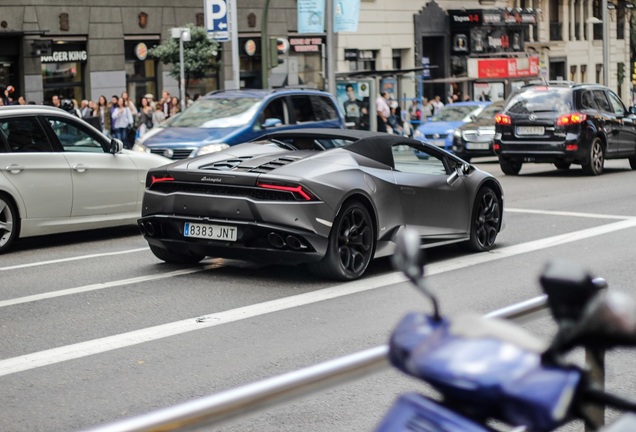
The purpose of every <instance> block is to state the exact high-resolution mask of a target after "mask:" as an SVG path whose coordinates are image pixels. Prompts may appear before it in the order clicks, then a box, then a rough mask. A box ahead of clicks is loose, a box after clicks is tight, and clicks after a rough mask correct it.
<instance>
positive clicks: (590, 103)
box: [581, 91, 598, 110]
mask: <svg viewBox="0 0 636 432" xmlns="http://www.w3.org/2000/svg"><path fill="white" fill-rule="evenodd" d="M581 107H582V108H585V109H594V110H595V109H598V108H597V106H596V102H594V95H593V94H592V92H591V91H584V92H583V93H582V94H581Z"/></svg>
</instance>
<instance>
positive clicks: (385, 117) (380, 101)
mask: <svg viewBox="0 0 636 432" xmlns="http://www.w3.org/2000/svg"><path fill="white" fill-rule="evenodd" d="M388 97H389V94H388V93H387V92H385V91H383V92H382V93H380V96H378V97H377V99H376V100H375V109H376V110H377V123H378V126H377V131H378V132H387V130H388V129H387V127H386V126H387V122H388V121H389V116H390V115H391V109H390V108H389V104H388V103H387V101H386V100H387V98H388Z"/></svg>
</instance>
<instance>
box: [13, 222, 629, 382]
mask: <svg viewBox="0 0 636 432" xmlns="http://www.w3.org/2000/svg"><path fill="white" fill-rule="evenodd" d="M634 227H636V218H632V219H630V220H624V221H620V222H614V223H611V224H607V225H603V226H600V227H594V228H589V229H585V230H581V231H576V232H572V233H566V234H560V235H557V236H553V237H549V238H545V239H541V240H535V241H531V242H527V243H523V244H519V245H515V246H509V247H505V248H501V249H495V250H493V251H491V252H484V253H480V254H474V255H470V256H466V257H462V258H459V259H453V260H448V261H445V262H440V263H433V264H431V265H429V266H428V267H427V274H429V275H434V274H439V273H443V272H447V271H451V270H456V269H460V268H466V267H469V266H472V265H476V264H482V263H485V262H490V261H496V260H500V259H503V258H508V257H512V256H515V255H520V254H523V253H527V252H533V251H537V250H540V249H545V248H550V247H555V246H559V245H563V244H567V243H571V242H575V241H579V240H583V239H587V238H591V237H595V236H599V235H603V234H609V233H612V232H616V231H620V230H624V229H629V228H634ZM404 281H405V278H404V276H403V275H402V274H400V273H389V274H386V275H382V276H376V277H373V278H366V279H359V280H357V281H354V282H349V283H345V284H342V285H336V286H333V287H330V288H325V289H322V290H318V291H314V292H310V293H305V294H298V295H295V296H290V297H285V298H282V299H278V300H272V301H268V302H264V303H260V304H255V305H250V306H244V307H241V308H237V309H233V310H229V311H224V312H219V313H214V314H210V315H206V316H202V317H196V318H189V319H185V320H181V321H175V322H172V323H167V324H162V325H158V326H154V327H148V328H145V329H140V330H135V331H131V332H128V333H122V334H118V335H113V336H108V337H104V338H100V339H93V340H90V341H86V342H80V343H77V344H73V345H66V346H62V347H59V348H53V349H49V350H45V351H39V352H35V353H31V354H26V355H23V356H19V357H13V358H9V359H5V360H0V376H5V375H10V374H13V373H17V372H22V371H27V370H30V369H35V368H39V367H43V366H48V365H52V364H56V363H61V362H64V361H67V360H74V359H79V358H82V357H86V356H89V355H93V354H99V353H103V352H106V351H111V350H115V349H119V348H125V347H130V346H133V345H138V344H142V343H145V342H151V341H155V340H159V339H163V338H167V337H170V336H175V335H179V334H183V333H188V332H191V331H195V330H202V329H205V328H210V327H214V326H218V325H223V324H227V323H231V322H235V321H238V320H243V319H247V318H253V317H256V316H259V315H264V314H268V313H272V312H277V311H281V310H285V309H291V308H294V307H299V306H305V305H308V304H312V303H317V302H320V301H324V300H330V299H334V298H338V297H343V296H347V295H351V294H355V293H359V292H363V291H370V290H372V289H376V288H381V287H385V286H387V285H392V284H395V283H400V282H404Z"/></svg>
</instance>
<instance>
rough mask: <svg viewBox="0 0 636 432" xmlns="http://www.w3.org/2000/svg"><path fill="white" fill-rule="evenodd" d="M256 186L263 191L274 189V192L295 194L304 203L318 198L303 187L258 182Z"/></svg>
mask: <svg viewBox="0 0 636 432" xmlns="http://www.w3.org/2000/svg"><path fill="white" fill-rule="evenodd" d="M256 186H258V187H259V188H263V189H272V190H277V191H283V192H291V193H292V194H294V196H295V197H296V198H299V199H301V200H304V201H314V200H316V197H315V196H314V195H313V194H312V193H311V192H309V191H307V190H306V189H304V188H303V187H302V186H301V185H288V184H282V183H267V182H258V183H257V184H256Z"/></svg>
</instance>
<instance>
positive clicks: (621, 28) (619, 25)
mask: <svg viewBox="0 0 636 432" xmlns="http://www.w3.org/2000/svg"><path fill="white" fill-rule="evenodd" d="M616 39H625V7H623V6H622V5H619V7H617V8H616Z"/></svg>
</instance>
